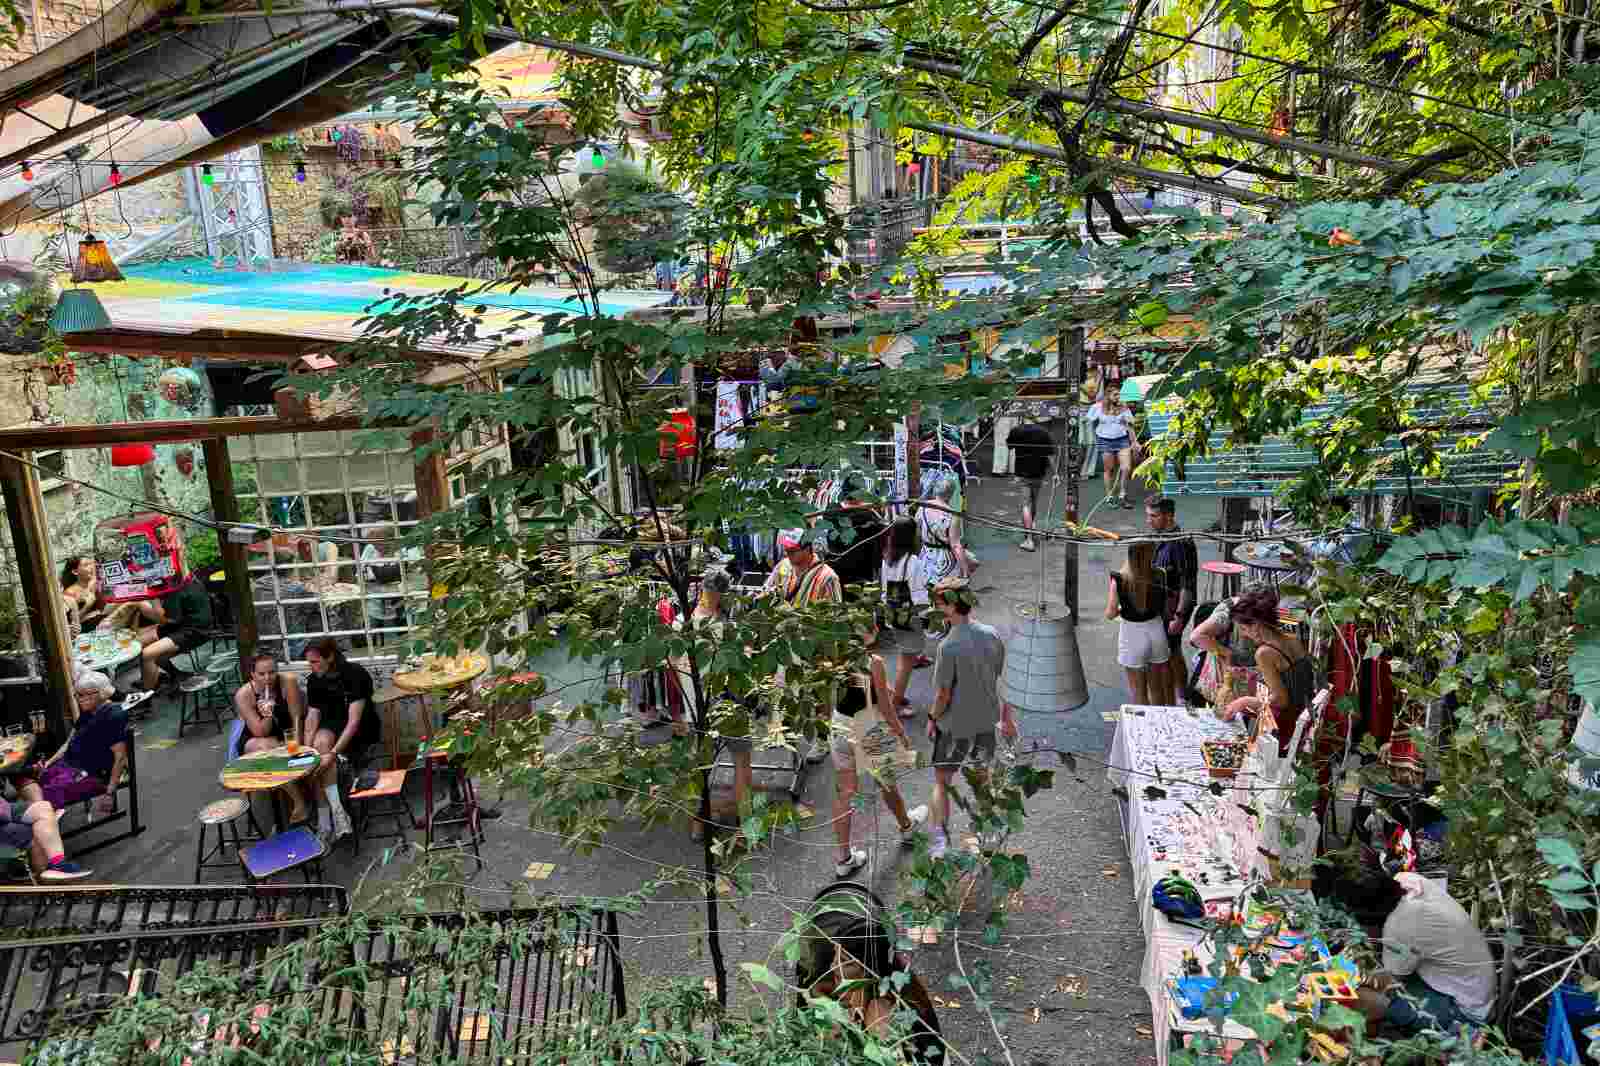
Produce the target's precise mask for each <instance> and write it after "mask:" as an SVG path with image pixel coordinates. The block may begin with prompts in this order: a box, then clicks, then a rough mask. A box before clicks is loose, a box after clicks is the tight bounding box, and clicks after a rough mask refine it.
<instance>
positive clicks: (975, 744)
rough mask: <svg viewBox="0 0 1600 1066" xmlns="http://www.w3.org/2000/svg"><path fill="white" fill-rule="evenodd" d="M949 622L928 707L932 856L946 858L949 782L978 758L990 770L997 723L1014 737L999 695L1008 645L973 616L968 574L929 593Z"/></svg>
mask: <svg viewBox="0 0 1600 1066" xmlns="http://www.w3.org/2000/svg"><path fill="white" fill-rule="evenodd" d="M928 595H929V599H930V600H932V602H933V604H934V606H936V607H937V608H938V609H939V613H940V614H942V615H943V616H944V620H945V624H946V626H947V629H946V633H945V637H944V639H943V640H941V641H940V642H939V654H938V656H937V658H936V659H935V660H934V664H933V688H934V698H933V706H932V707H931V708H929V710H928V739H929V740H932V741H933V798H932V799H931V800H930V801H929V804H928V807H929V815H930V817H931V818H933V819H934V823H933V830H932V833H931V842H930V844H929V847H928V854H929V856H930V857H932V858H935V859H938V858H943V856H944V853H945V849H946V848H948V847H949V844H950V785H951V782H952V781H953V780H954V779H955V775H956V773H957V771H959V770H960V769H961V767H962V766H963V765H965V764H967V763H969V762H970V763H972V764H974V769H975V770H976V772H977V773H978V774H979V775H982V776H986V775H987V773H988V769H987V767H988V764H989V763H990V762H991V761H993V759H994V753H995V729H996V727H997V726H998V728H999V730H1000V731H1001V732H1002V733H1004V734H1005V735H1006V736H1007V737H1015V736H1016V733H1017V725H1016V721H1015V719H1014V718H1013V717H1012V711H1011V705H1010V704H1009V703H1006V702H1005V701H1003V700H1001V699H1000V675H1001V673H1002V672H1004V670H1005V666H1006V646H1005V644H1004V643H1003V642H1002V641H1001V640H1000V635H999V634H998V633H996V632H995V631H994V629H993V628H992V627H990V626H987V625H984V624H983V623H982V622H974V621H972V619H971V617H970V616H971V614H972V609H973V608H974V607H976V606H977V605H978V598H977V596H975V595H974V594H973V592H972V589H971V588H970V587H969V586H968V583H967V580H966V579H965V578H960V577H953V578H946V579H944V580H943V581H941V582H939V583H938V584H937V585H935V586H934V587H933V589H932V591H931V592H930V593H929V594H928Z"/></svg>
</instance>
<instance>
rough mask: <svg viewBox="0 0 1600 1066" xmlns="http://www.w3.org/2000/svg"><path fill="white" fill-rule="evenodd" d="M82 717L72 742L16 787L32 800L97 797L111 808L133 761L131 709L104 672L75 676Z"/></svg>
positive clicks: (60, 802)
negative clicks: (116, 698) (114, 700)
mask: <svg viewBox="0 0 1600 1066" xmlns="http://www.w3.org/2000/svg"><path fill="white" fill-rule="evenodd" d="M73 690H74V692H73V694H74V697H75V698H76V700H77V706H78V717H77V721H75V722H74V723H73V725H72V735H71V736H69V737H68V738H67V742H66V743H65V744H63V745H61V747H60V749H59V750H58V751H57V752H56V753H55V754H54V755H52V756H50V758H48V759H46V760H45V761H44V762H43V763H42V764H41V765H40V768H39V771H40V772H39V773H38V774H37V775H35V776H31V777H23V778H21V779H20V780H19V781H18V786H17V792H18V794H19V795H20V796H22V797H23V798H24V799H27V800H40V799H43V800H47V801H49V803H50V806H51V807H52V808H53V809H55V810H62V809H64V808H65V807H67V806H68V805H70V804H73V803H76V802H78V801H79V800H86V799H91V798H93V799H95V802H96V805H97V808H98V809H99V810H101V811H106V810H108V809H109V808H110V806H111V797H112V794H113V793H114V792H115V791H116V786H117V783H118V782H120V781H121V780H122V773H123V770H124V769H125V768H126V767H127V765H128V745H129V744H130V743H131V742H132V735H131V734H130V733H129V731H128V712H127V710H126V708H124V707H123V706H122V705H121V704H118V703H112V702H110V701H111V698H112V697H113V696H115V695H116V689H115V688H113V687H112V685H111V679H110V678H108V677H107V676H106V675H105V674H101V673H96V672H94V671H87V672H85V673H81V674H79V675H78V676H77V677H76V678H74V679H73Z"/></svg>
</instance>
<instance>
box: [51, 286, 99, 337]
mask: <svg viewBox="0 0 1600 1066" xmlns="http://www.w3.org/2000/svg"><path fill="white" fill-rule="evenodd" d="M50 328H51V329H53V330H55V331H56V332H57V333H88V332H90V331H92V330H97V329H110V328H111V316H110V315H108V314H106V309H105V305H104V304H102V303H101V302H100V297H98V296H96V295H95V293H94V290H93V289H68V290H66V291H65V292H63V293H62V294H61V298H60V299H59V300H57V301H56V309H55V310H54V311H51V312H50Z"/></svg>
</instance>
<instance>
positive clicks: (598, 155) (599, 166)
mask: <svg viewBox="0 0 1600 1066" xmlns="http://www.w3.org/2000/svg"><path fill="white" fill-rule="evenodd" d="M589 162H591V163H593V164H594V168H595V169H596V170H604V169H605V165H606V154H605V153H604V152H602V151H601V150H600V146H599V145H598V144H597V145H595V146H594V154H593V155H591V156H590V157H589Z"/></svg>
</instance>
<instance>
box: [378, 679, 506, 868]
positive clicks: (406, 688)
mask: <svg viewBox="0 0 1600 1066" xmlns="http://www.w3.org/2000/svg"><path fill="white" fill-rule="evenodd" d="M488 669H489V657H488V656H487V655H479V654H477V653H472V654H470V655H459V656H456V657H455V658H453V659H452V658H446V657H444V656H439V655H425V656H423V657H422V665H421V666H420V667H418V668H417V669H415V670H405V671H402V672H399V673H396V674H395V675H394V677H393V678H391V679H390V680H391V683H392V684H393V685H394V687H395V688H397V689H400V690H401V691H402V692H410V693H412V694H414V695H418V696H437V695H440V694H441V693H445V692H450V691H451V690H453V689H457V688H460V687H461V686H462V685H468V684H471V683H472V682H473V681H476V680H477V679H478V678H479V677H481V676H483V674H484V673H486V672H487V671H488ZM422 715H423V720H422V722H420V723H419V724H420V725H421V727H422V746H421V749H420V750H419V751H418V752H417V761H419V762H420V763H422V803H423V814H422V820H421V821H420V822H419V823H418V824H417V828H418V829H421V830H422V831H423V832H424V834H425V837H424V840H423V849H424V850H427V849H430V848H432V847H433V764H434V763H435V762H436V761H437V760H439V759H441V758H448V757H449V755H448V753H447V752H444V751H440V750H436V749H432V748H431V747H430V739H431V738H432V736H433V723H432V722H430V721H428V719H427V715H428V710H427V705H426V704H424V705H423V710H422ZM466 794H467V795H468V796H471V794H472V793H471V791H470V789H469V790H467V792H466ZM469 802H470V801H469ZM471 807H472V808H473V809H469V810H468V812H467V821H468V824H467V831H468V832H469V833H470V834H472V837H473V839H476V837H477V834H478V831H479V830H478V824H477V817H476V813H477V812H476V809H475V808H476V804H475V803H473V804H471Z"/></svg>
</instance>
